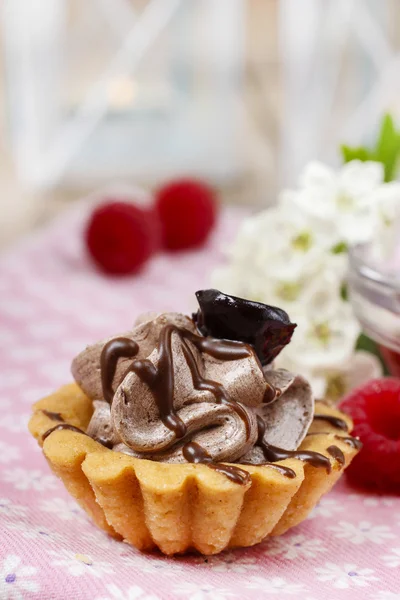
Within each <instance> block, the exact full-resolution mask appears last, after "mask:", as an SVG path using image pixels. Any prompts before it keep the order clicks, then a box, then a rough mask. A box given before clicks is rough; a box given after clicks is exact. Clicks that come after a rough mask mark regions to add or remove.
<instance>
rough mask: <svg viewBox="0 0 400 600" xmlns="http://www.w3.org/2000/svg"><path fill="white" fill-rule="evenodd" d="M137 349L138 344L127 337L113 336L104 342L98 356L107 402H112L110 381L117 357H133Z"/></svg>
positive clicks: (112, 395) (112, 393)
mask: <svg viewBox="0 0 400 600" xmlns="http://www.w3.org/2000/svg"><path fill="white" fill-rule="evenodd" d="M138 351H139V346H138V344H137V343H136V342H134V341H133V340H130V339H129V338H124V337H119V338H114V339H112V340H110V341H109V342H107V343H106V344H105V346H104V348H103V350H102V352H101V356H100V369H101V384H102V387H103V397H104V400H106V401H107V402H108V403H109V404H111V403H112V401H113V397H114V391H113V389H112V383H113V380H114V376H115V371H116V369H117V362H118V359H119V358H122V357H124V358H133V357H134V356H136V354H137V353H138Z"/></svg>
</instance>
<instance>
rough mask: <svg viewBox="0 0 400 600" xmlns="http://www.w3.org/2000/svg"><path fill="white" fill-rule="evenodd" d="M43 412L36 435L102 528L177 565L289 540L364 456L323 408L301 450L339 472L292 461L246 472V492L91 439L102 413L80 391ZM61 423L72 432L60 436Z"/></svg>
mask: <svg viewBox="0 0 400 600" xmlns="http://www.w3.org/2000/svg"><path fill="white" fill-rule="evenodd" d="M33 409H34V414H33V415H32V417H31V420H30V422H29V429H30V432H31V433H32V435H33V436H34V437H35V438H36V439H37V441H38V443H39V444H40V446H42V447H43V452H44V454H45V456H46V458H47V461H48V463H49V465H50V467H51V468H52V470H53V471H54V473H55V474H56V475H57V476H58V477H60V478H61V479H62V481H63V483H64V485H65V487H66V488H67V490H68V491H69V493H70V494H71V495H72V496H74V497H75V499H76V500H77V502H78V503H79V504H80V506H81V507H82V508H83V509H84V510H85V511H86V512H87V513H88V515H89V516H90V517H91V519H92V520H93V521H94V522H95V523H96V525H98V526H99V527H101V528H102V529H104V530H105V531H106V532H107V533H109V534H111V535H112V536H114V537H116V538H119V539H124V540H125V541H127V542H129V543H130V544H132V545H133V546H135V547H136V548H138V549H139V550H142V551H147V550H153V549H155V548H159V549H160V550H161V551H162V552H163V553H165V554H168V555H172V554H176V553H183V552H186V551H188V550H193V549H194V550H197V551H199V552H201V553H202V554H206V555H210V554H217V553H219V552H221V551H222V550H225V549H227V548H233V547H244V546H253V545H254V544H257V543H259V542H261V541H262V540H263V539H264V538H265V537H267V536H269V535H280V534H282V533H285V532H286V531H287V530H288V529H290V528H291V527H293V526H295V525H298V524H299V523H300V522H301V521H303V520H304V519H305V518H306V517H307V515H308V514H309V512H310V511H311V510H312V508H313V507H314V506H315V504H316V503H317V502H318V500H319V499H320V497H321V496H322V495H323V494H325V493H326V492H328V491H329V490H330V489H331V488H332V486H333V485H334V484H335V483H336V481H337V480H338V479H339V477H340V476H341V474H342V472H343V471H344V469H345V468H346V467H347V465H348V464H350V462H351V460H352V459H353V458H354V456H355V455H356V454H357V452H358V451H359V447H360V444H359V443H358V440H356V439H355V438H352V437H350V431H351V429H352V422H351V419H350V418H349V417H348V416H347V415H344V414H343V413H341V412H340V411H338V410H336V409H334V408H331V407H328V406H326V405H325V404H324V403H321V402H316V405H315V417H314V420H313V422H312V424H311V426H310V429H309V432H308V435H307V436H306V438H305V439H304V441H303V443H302V444H301V446H300V448H299V450H305V451H310V450H311V451H315V452H319V453H321V454H323V455H324V456H326V457H327V458H329V460H330V464H331V469H330V472H329V473H328V472H327V469H325V468H322V467H314V466H312V465H311V464H308V463H306V462H303V461H301V460H299V459H297V458H289V459H286V460H282V461H278V462H274V463H273V464H268V465H257V466H255V465H240V468H243V470H245V471H247V472H248V473H249V474H250V477H251V481H250V482H248V483H246V484H245V485H238V484H237V483H233V482H232V481H230V480H229V479H228V478H227V477H225V476H224V475H222V474H221V473H218V472H216V471H214V470H212V469H209V468H208V467H207V466H206V465H202V464H191V463H187V464H172V463H161V462H155V461H151V460H145V459H138V458H134V457H132V456H128V455H126V454H122V453H120V452H115V451H113V450H109V449H107V448H105V447H104V446H102V445H101V444H99V443H98V442H96V441H95V440H93V439H92V438H90V437H89V436H87V435H85V434H84V433H82V432H85V431H86V429H87V426H88V424H89V421H90V418H91V416H92V413H93V403H92V401H91V400H90V398H88V397H87V396H86V395H85V394H84V393H83V392H82V390H81V389H80V388H79V386H78V385H76V384H74V383H73V384H69V385H65V386H63V387H62V388H60V389H59V390H58V391H57V392H55V393H54V394H52V395H50V396H48V397H46V398H43V399H42V400H40V401H39V402H37V403H36V404H35V405H34V407H33ZM60 423H63V426H64V429H57V424H60ZM65 424H68V425H70V426H71V429H65ZM54 428H55V429H54ZM75 428H78V430H82V432H79V431H76V430H75ZM50 429H53V431H52V432H51V433H50V434H49V433H48V432H49V430H50ZM46 433H47V435H45V434H46ZM43 436H45V439H43ZM236 466H238V465H236ZM282 467H284V468H283V469H282ZM290 470H292V472H290ZM288 473H289V474H290V476H288Z"/></svg>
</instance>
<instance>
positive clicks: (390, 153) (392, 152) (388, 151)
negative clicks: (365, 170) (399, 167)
mask: <svg viewBox="0 0 400 600" xmlns="http://www.w3.org/2000/svg"><path fill="white" fill-rule="evenodd" d="M399 153H400V135H399V134H398V133H397V131H396V129H395V126H394V122H393V118H392V116H391V115H389V114H386V115H385V116H384V117H383V119H382V124H381V129H380V133H379V136H378V139H377V142H376V147H375V151H374V153H373V155H374V158H375V160H377V161H379V162H381V163H382V164H383V166H384V168H385V181H392V180H393V179H394V177H395V170H396V164H397V161H398V158H399Z"/></svg>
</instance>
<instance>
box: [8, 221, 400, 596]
mask: <svg viewBox="0 0 400 600" xmlns="http://www.w3.org/2000/svg"><path fill="white" fill-rule="evenodd" d="M80 212H84V209H82V211H80ZM83 217H84V215H83V214H77V213H75V214H74V215H70V216H69V217H66V218H64V219H63V220H62V221H58V222H56V223H54V224H53V225H52V226H50V227H49V228H48V229H46V230H45V231H42V232H40V233H39V234H37V235H35V236H34V237H33V238H30V239H29V240H26V241H24V242H23V243H22V244H21V245H19V246H18V247H17V248H15V249H14V250H13V251H12V252H11V253H9V254H8V256H5V257H3V258H2V260H1V261H0V359H1V362H0V364H1V375H0V403H1V407H2V412H1V418H0V531H1V533H0V599H1V600H4V599H7V598H10V599H16V600H18V599H20V598H29V599H41V600H42V599H43V600H49V599H57V600H59V599H63V600H65V599H67V600H105V599H109V600H123V599H124V600H150V599H152V600H154V599H157V598H158V599H172V598H174V599H175V598H177V599H179V598H182V599H185V600H186V599H189V600H225V599H231V598H240V599H241V600H246V599H248V598H257V599H258V598H268V599H274V598H276V599H280V600H281V599H282V598H283V597H292V598H301V599H302V600H317V599H320V598H323V599H324V600H341V599H350V598H351V599H352V600H353V599H354V598H358V599H360V598H362V599H371V600H372V599H373V600H395V599H400V498H395V497H384V496H372V495H362V494H360V493H355V492H354V491H353V490H352V489H351V488H349V487H347V486H346V484H345V483H344V482H343V483H340V484H339V485H338V486H337V488H336V489H335V490H334V491H333V493H331V494H330V495H329V496H327V497H326V498H324V499H323V500H322V501H321V503H320V505H319V506H318V507H317V508H316V509H315V511H314V513H313V514H312V515H311V517H310V518H309V519H308V520H307V521H306V522H305V523H303V524H302V525H300V526H299V527H297V528H296V529H295V530H294V531H292V532H289V533H288V534H286V535H285V536H283V537H282V538H276V539H273V540H271V541H267V542H266V543H263V544H261V545H259V546H257V547H255V548H250V549H248V550H238V551H234V552H228V553H224V554H222V555H221V556H217V557H212V558H208V559H204V558H202V557H199V556H191V557H187V558H174V559H172V558H164V557H163V556H161V555H147V556H144V555H141V554H139V553H138V552H136V551H135V550H134V549H132V548H131V547H129V546H127V545H125V544H123V543H119V542H116V541H113V540H112V539H109V538H108V537H107V536H106V535H105V534H104V533H103V532H101V531H99V530H97V529H96V528H95V527H94V526H93V525H91V523H90V522H89V521H88V519H87V518H86V516H85V514H84V513H83V512H82V511H81V510H80V509H79V508H78V507H77V506H76V504H75V503H74V501H72V500H71V499H70V498H69V496H68V494H67V493H66V492H65V491H64V488H63V486H62V484H61V483H60V482H59V481H58V480H57V479H56V478H55V477H54V476H53V475H52V474H51V472H50V471H49V468H48V467H47V465H46V462H45V460H44V458H43V456H42V454H41V451H40V450H39V449H38V447H37V446H36V444H35V442H34V441H33V439H31V438H30V436H29V434H28V433H27V429H26V424H27V421H28V418H29V412H30V406H31V404H32V402H34V401H35V400H37V399H38V398H40V397H41V396H43V395H45V394H47V393H49V392H51V391H52V390H54V389H55V388H56V387H57V386H59V385H60V384H63V383H65V382H67V381H68V380H69V379H70V375H69V364H70V361H71V358H72V357H73V356H74V355H75V353H77V352H78V351H79V350H81V348H83V347H84V346H85V344H86V343H88V342H90V341H93V340H96V339H97V338H99V337H101V336H106V335H109V334H113V333H115V332H117V331H119V330H124V329H125V328H126V326H127V325H129V324H130V323H132V321H133V319H134V318H135V315H136V314H137V313H139V312H140V311H143V310H149V309H155V310H162V309H167V310H168V309H169V310H183V311H188V310H190V309H191V308H193V307H194V300H193V292H194V291H195V290H196V289H198V288H201V287H203V286H205V285H207V280H208V276H209V272H210V270H211V269H212V267H213V266H214V265H215V264H216V263H217V262H218V261H219V260H221V251H220V247H221V243H223V241H224V240H226V239H228V238H229V237H231V236H232V234H233V232H234V230H235V229H236V227H237V222H238V217H237V214H234V213H232V212H228V213H225V215H224V217H223V220H222V223H221V227H220V228H219V230H218V232H217V234H216V236H215V237H214V239H213V241H212V243H211V244H210V245H209V247H208V248H207V249H205V250H204V251H201V252H196V253H188V254H180V255H176V256H173V257H168V256H165V255H164V256H162V255H161V256H159V257H158V258H156V259H155V260H154V261H153V262H152V264H151V265H150V266H149V268H148V269H147V270H146V272H145V273H144V274H143V275H142V276H141V277H136V278H130V279H117V280H111V279H106V278H104V277H102V276H100V275H99V274H97V273H96V272H94V271H93V269H92V268H91V266H90V264H88V263H87V262H86V261H85V259H84V258H83V253H82V249H81V232H80V230H81V223H82V219H83Z"/></svg>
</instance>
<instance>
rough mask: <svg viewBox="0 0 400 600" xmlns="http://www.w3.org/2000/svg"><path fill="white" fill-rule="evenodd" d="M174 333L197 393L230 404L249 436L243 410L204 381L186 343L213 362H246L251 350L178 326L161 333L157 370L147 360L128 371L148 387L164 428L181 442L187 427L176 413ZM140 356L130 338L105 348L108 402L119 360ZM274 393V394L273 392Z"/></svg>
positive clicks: (103, 368)
mask: <svg viewBox="0 0 400 600" xmlns="http://www.w3.org/2000/svg"><path fill="white" fill-rule="evenodd" d="M173 333H176V334H177V335H179V337H180V339H181V341H182V348H183V352H184V355H185V358H186V361H187V363H188V366H189V368H190V370H191V373H192V378H193V384H194V386H195V389H198V390H208V391H210V392H211V393H212V394H213V395H214V396H215V399H216V401H217V402H219V403H224V404H229V406H231V407H232V408H233V409H234V410H236V412H237V413H238V414H239V416H240V417H241V418H242V419H243V421H244V422H245V424H246V430H247V434H249V430H250V423H249V419H248V416H247V413H246V410H245V409H244V407H243V406H242V405H241V404H239V403H237V402H232V401H230V400H229V398H228V395H227V392H226V390H225V389H224V387H223V386H222V385H221V384H220V383H217V382H216V381H211V380H209V379H204V378H203V377H201V375H200V373H199V371H198V368H197V364H196V360H195V358H194V356H193V354H192V352H191V350H190V347H189V345H188V344H187V343H185V342H186V341H189V342H191V343H192V344H193V345H194V346H195V347H196V348H197V349H198V350H199V351H200V352H205V353H207V354H209V355H210V356H213V357H214V358H217V359H219V360H224V361H229V360H239V359H242V358H246V357H248V356H250V355H251V353H252V352H253V350H252V348H251V347H250V346H248V345H247V344H244V343H243V342H236V341H233V340H217V339H213V338H205V337H202V336H199V335H197V334H195V333H192V332H191V331H189V330H188V329H182V328H179V327H176V326H175V325H166V326H165V327H164V328H163V329H162V331H161V334H160V340H159V343H158V366H157V367H156V366H155V365H154V364H153V363H152V362H151V361H150V360H148V359H143V360H140V359H138V360H134V361H133V362H132V364H131V366H130V367H129V370H130V371H133V372H134V373H136V375H137V376H138V377H139V378H140V379H141V380H142V381H143V382H145V383H146V384H147V385H148V386H149V388H150V390H151V391H152V393H153V396H154V400H155V402H156V404H157V408H158V410H159V413H160V417H161V420H162V422H163V423H164V425H165V426H166V427H168V429H170V430H171V431H173V432H174V433H175V435H176V437H177V438H178V439H179V438H182V437H184V436H185V435H186V431H187V429H186V425H185V424H184V422H183V421H182V420H181V418H180V417H179V416H178V415H177V414H176V413H175V411H174V369H173V355H172V349H171V337H172V334H173ZM137 352H138V345H137V344H136V342H132V340H129V339H128V338H116V339H115V340H111V341H110V342H108V343H107V344H106V345H105V347H104V348H103V351H102V354H101V373H102V381H103V390H104V397H105V398H106V400H108V401H109V402H110V401H112V397H113V391H112V389H111V384H112V380H113V378H114V375H115V370H116V365H117V360H118V358H120V357H122V356H125V357H126V356H134V355H135V354H137ZM272 393H274V394H275V392H273V391H272V390H271V394H272Z"/></svg>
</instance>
